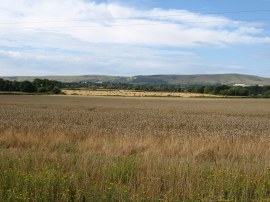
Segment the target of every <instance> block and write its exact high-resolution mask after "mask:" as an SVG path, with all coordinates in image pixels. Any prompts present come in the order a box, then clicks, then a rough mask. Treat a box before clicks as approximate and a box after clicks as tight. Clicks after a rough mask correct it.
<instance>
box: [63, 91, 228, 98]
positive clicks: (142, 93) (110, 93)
mask: <svg viewBox="0 0 270 202" xmlns="http://www.w3.org/2000/svg"><path fill="white" fill-rule="evenodd" d="M63 93H65V94H66V95H83V96H120V97H181V98H191V97H222V96H218V95H209V94H200V93H182V92H146V91H135V90H109V89H102V90H101V89H98V90H91V89H76V90H68V89H66V90H63ZM223 97H224V96H223Z"/></svg>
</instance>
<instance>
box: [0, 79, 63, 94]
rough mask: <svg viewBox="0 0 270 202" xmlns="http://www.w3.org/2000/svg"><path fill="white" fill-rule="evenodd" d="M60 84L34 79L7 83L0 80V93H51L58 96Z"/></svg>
mask: <svg viewBox="0 0 270 202" xmlns="http://www.w3.org/2000/svg"><path fill="white" fill-rule="evenodd" d="M61 86H62V84H61V82H58V81H51V80H48V79H35V80H34V81H33V82H30V81H22V82H18V81H9V80H3V79H1V78H0V91H3V92H24V93H53V94H60V93H61V89H60V88H59V87H61Z"/></svg>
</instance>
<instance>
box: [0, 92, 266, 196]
mask: <svg viewBox="0 0 270 202" xmlns="http://www.w3.org/2000/svg"><path fill="white" fill-rule="evenodd" d="M0 123H1V124H0V160H1V164H0V201H225V200H227V201H253V200H259V201H262V200H266V201H267V200H269V199H270V147H269V145H270V124H269V123H270V102H269V100H268V99H212V98H205V99H204V98H186V99H181V98H170V99H167V98H148V97H145V98H138V97H81V96H16V95H1V96H0Z"/></svg>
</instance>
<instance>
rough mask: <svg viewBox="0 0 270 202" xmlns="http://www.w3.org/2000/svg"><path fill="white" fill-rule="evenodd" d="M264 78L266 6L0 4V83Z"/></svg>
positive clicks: (192, 1)
mask: <svg viewBox="0 0 270 202" xmlns="http://www.w3.org/2000/svg"><path fill="white" fill-rule="evenodd" d="M223 73H239V74H249V75H258V76H263V77H270V0H248V1H247V0H237V1H235V0H223V1H217V0H185V1H184V0H170V1H165V0H130V1H127V0H126V1H121V0H108V1H104V0H96V1H92V0H13V1H10V0H0V76H45V75H93V74H95V75H121V76H134V75H156V74H223Z"/></svg>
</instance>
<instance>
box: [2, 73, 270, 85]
mask: <svg viewBox="0 0 270 202" xmlns="http://www.w3.org/2000/svg"><path fill="white" fill-rule="evenodd" d="M2 78H3V79H7V80H17V81H24V80H29V81H33V80H34V79H35V78H40V79H50V80H57V81H61V82H121V83H138V84H226V85H233V84H246V85H270V78H264V77H258V76H252V75H243V74H199V75H149V76H148V75H141V76H132V77H124V76H100V75H84V76H32V77H29V76H13V77H2Z"/></svg>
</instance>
